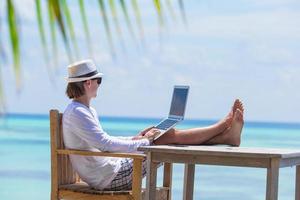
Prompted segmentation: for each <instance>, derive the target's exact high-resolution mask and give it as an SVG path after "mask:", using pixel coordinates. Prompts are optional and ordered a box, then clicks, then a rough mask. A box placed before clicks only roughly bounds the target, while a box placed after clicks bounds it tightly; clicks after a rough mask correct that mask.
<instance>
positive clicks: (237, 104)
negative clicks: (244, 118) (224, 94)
mask: <svg viewBox="0 0 300 200" xmlns="http://www.w3.org/2000/svg"><path fill="white" fill-rule="evenodd" d="M237 109H239V110H240V111H241V112H242V114H243V113H244V106H243V103H242V101H241V100H239V99H236V100H235V101H234V103H233V106H232V112H233V113H235V112H236V110H237Z"/></svg>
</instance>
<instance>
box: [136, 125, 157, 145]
mask: <svg viewBox="0 0 300 200" xmlns="http://www.w3.org/2000/svg"><path fill="white" fill-rule="evenodd" d="M158 134H160V131H159V130H158V129H157V128H154V127H149V128H146V129H144V130H143V131H142V132H140V133H139V134H138V135H137V136H135V137H133V138H132V139H133V140H138V139H143V138H147V139H148V140H149V141H150V143H152V142H153V140H154V138H155V137H156V136H157V135H158Z"/></svg>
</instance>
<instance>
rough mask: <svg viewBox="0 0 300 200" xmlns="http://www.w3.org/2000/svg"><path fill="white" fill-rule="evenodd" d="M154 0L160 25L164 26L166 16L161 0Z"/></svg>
mask: <svg viewBox="0 0 300 200" xmlns="http://www.w3.org/2000/svg"><path fill="white" fill-rule="evenodd" d="M153 1H154V6H155V9H156V12H157V15H158V20H159V25H160V27H163V26H164V18H163V15H162V8H161V5H160V0H153Z"/></svg>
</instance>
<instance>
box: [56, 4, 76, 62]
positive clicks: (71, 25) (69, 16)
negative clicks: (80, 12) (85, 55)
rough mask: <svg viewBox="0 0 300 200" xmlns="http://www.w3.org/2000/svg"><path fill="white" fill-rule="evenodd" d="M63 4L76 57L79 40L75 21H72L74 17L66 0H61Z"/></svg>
mask: <svg viewBox="0 0 300 200" xmlns="http://www.w3.org/2000/svg"><path fill="white" fill-rule="evenodd" d="M60 3H61V6H62V10H63V13H64V16H65V19H66V22H67V25H68V28H69V31H70V38H71V40H72V43H73V44H74V48H75V57H76V58H78V55H79V53H78V46H77V42H76V39H75V38H76V35H75V31H74V26H73V22H72V17H71V14H70V11H69V8H68V4H67V2H66V0H60Z"/></svg>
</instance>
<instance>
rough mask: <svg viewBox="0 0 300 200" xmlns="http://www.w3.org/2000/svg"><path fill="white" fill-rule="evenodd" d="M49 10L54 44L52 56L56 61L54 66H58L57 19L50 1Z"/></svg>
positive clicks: (52, 42)
mask: <svg viewBox="0 0 300 200" xmlns="http://www.w3.org/2000/svg"><path fill="white" fill-rule="evenodd" d="M47 5H48V6H47V8H48V17H49V26H50V32H51V44H52V55H53V60H54V66H55V67H57V66H58V60H57V52H58V51H57V42H56V33H55V19H54V16H53V12H52V8H51V4H50V1H48V4H47Z"/></svg>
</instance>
